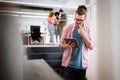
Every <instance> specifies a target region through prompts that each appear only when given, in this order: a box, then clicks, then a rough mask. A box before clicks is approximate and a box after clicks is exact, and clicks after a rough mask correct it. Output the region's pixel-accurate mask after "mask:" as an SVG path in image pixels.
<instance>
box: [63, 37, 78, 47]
mask: <svg viewBox="0 0 120 80" xmlns="http://www.w3.org/2000/svg"><path fill="white" fill-rule="evenodd" d="M64 40H65V42H66V43H69V42H70V44H71V43H73V42H74V43H75V44H76V47H78V42H77V39H76V38H64Z"/></svg>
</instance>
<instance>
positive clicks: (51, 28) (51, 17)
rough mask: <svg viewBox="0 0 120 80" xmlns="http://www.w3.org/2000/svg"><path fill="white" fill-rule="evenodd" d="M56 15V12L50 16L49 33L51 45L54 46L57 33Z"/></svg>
mask: <svg viewBox="0 0 120 80" xmlns="http://www.w3.org/2000/svg"><path fill="white" fill-rule="evenodd" d="M54 15H55V13H54V12H52V11H51V12H50V13H49V15H48V19H47V21H48V31H49V34H50V44H54V32H55V26H54V24H55V18H54Z"/></svg>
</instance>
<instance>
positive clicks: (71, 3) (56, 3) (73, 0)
mask: <svg viewBox="0 0 120 80" xmlns="http://www.w3.org/2000/svg"><path fill="white" fill-rule="evenodd" d="M1 1H6V2H12V3H18V4H25V5H30V6H35V7H45V8H53V10H54V11H58V10H59V9H60V8H62V9H63V10H64V11H65V12H66V13H67V14H73V13H74V11H75V9H76V8H77V7H78V5H81V4H85V5H86V4H89V3H90V1H91V0H1ZM24 11H30V12H37V11H38V10H36V11H32V10H24Z"/></svg>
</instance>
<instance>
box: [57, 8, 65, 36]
mask: <svg viewBox="0 0 120 80" xmlns="http://www.w3.org/2000/svg"><path fill="white" fill-rule="evenodd" d="M59 13H60V15H61V16H60V20H59V30H60V37H61V34H62V31H63V27H64V26H65V25H66V24H67V15H66V14H65V12H64V11H63V10H62V9H60V10H59Z"/></svg>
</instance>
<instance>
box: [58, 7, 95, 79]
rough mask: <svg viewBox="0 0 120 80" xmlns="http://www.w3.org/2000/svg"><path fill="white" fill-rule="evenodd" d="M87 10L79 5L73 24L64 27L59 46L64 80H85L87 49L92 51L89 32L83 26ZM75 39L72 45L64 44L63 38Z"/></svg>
mask: <svg viewBox="0 0 120 80" xmlns="http://www.w3.org/2000/svg"><path fill="white" fill-rule="evenodd" d="M86 13H87V8H86V7H85V6H84V5H80V6H79V7H78V9H77V10H76V12H75V18H74V20H75V22H74V23H72V24H69V25H67V26H65V27H64V29H63V33H62V36H61V40H60V44H59V46H60V47H61V48H63V49H64V53H63V57H62V66H63V67H64V73H63V77H64V78H65V80H86V78H85V76H86V70H87V67H88V49H91V50H92V49H93V43H92V38H91V33H90V32H91V31H90V29H89V28H88V27H86V26H85V25H84V21H85V19H86ZM66 37H67V38H76V39H77V42H78V47H75V45H76V44H74V43H71V44H69V43H65V40H64V38H66Z"/></svg>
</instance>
